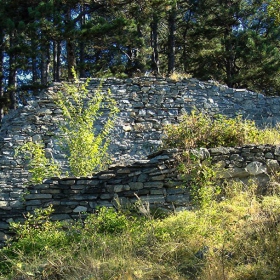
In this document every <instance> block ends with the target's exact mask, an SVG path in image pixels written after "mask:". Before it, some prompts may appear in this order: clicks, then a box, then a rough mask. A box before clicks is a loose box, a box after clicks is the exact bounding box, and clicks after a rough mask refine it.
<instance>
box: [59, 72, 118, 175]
mask: <svg viewBox="0 0 280 280" xmlns="http://www.w3.org/2000/svg"><path fill="white" fill-rule="evenodd" d="M73 74H74V78H75V82H74V83H72V84H67V83H65V84H64V89H63V91H60V92H58V94H57V100H56V104H57V105H58V107H59V108H60V109H61V110H62V115H63V117H64V119H63V122H62V123H61V124H60V129H61V131H62V135H61V136H62V137H61V138H60V143H61V145H62V147H64V149H65V151H66V153H67V156H68V157H67V159H68V161H69V165H70V169H71V172H72V174H73V175H75V176H88V175H92V173H93V172H94V171H99V170H101V169H104V168H105V167H106V165H107V164H108V162H109V157H108V154H107V150H108V146H109V143H110V137H109V133H110V131H111V129H112V128H113V127H114V123H115V119H116V116H117V113H118V112H119V109H118V107H117V105H116V101H115V100H114V99H113V98H112V97H111V93H110V91H108V92H107V94H103V93H102V92H101V89H100V88H99V89H98V90H97V91H96V92H95V93H94V95H93V97H91V96H89V91H88V90H87V85H88V82H89V81H87V82H86V83H85V84H81V83H79V82H78V80H77V77H76V73H75V71H73ZM105 109H106V110H108V117H107V119H106V120H104V122H103V125H102V128H101V130H100V132H97V131H96V121H97V120H98V119H100V117H101V116H102V115H103V112H104V110H105Z"/></svg>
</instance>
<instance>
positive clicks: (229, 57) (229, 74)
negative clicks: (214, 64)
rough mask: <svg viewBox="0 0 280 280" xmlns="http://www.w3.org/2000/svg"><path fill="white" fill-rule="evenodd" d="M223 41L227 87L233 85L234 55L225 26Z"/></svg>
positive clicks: (228, 32)
mask: <svg viewBox="0 0 280 280" xmlns="http://www.w3.org/2000/svg"><path fill="white" fill-rule="evenodd" d="M224 42H225V51H226V53H225V63H226V84H227V86H228V87H231V88H232V87H233V86H234V81H233V79H234V74H235V69H234V55H233V50H232V43H231V40H230V31H229V29H228V28H226V30H225V33H224Z"/></svg>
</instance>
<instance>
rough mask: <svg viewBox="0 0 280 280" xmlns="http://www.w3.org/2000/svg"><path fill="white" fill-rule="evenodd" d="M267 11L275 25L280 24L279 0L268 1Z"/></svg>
mask: <svg viewBox="0 0 280 280" xmlns="http://www.w3.org/2000/svg"><path fill="white" fill-rule="evenodd" d="M267 11H268V14H269V16H270V17H272V18H273V19H274V21H275V23H276V24H277V25H279V24H280V2H279V0H270V1H269V2H268V6H267Z"/></svg>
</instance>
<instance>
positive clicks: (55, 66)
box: [53, 41, 61, 82]
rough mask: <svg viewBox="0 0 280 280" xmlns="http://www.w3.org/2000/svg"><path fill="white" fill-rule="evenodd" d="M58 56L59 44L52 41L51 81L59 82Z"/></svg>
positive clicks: (59, 53) (59, 51) (59, 52)
mask: <svg viewBox="0 0 280 280" xmlns="http://www.w3.org/2000/svg"><path fill="white" fill-rule="evenodd" d="M60 55H61V44H60V42H59V41H53V81H54V82H59V81H60Z"/></svg>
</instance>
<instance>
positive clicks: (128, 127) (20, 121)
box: [0, 77, 280, 239]
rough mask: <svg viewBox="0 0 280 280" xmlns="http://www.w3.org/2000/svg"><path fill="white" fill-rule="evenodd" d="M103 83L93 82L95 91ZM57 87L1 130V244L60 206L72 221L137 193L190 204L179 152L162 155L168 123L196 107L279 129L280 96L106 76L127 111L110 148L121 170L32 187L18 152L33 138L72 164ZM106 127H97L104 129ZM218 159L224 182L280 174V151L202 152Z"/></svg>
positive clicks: (173, 204)
mask: <svg viewBox="0 0 280 280" xmlns="http://www.w3.org/2000/svg"><path fill="white" fill-rule="evenodd" d="M99 85H100V80H98V79H92V80H91V81H90V84H89V90H90V92H91V93H92V94H94V92H95V91H96V90H97V88H98V87H99ZM61 87H62V86H61V84H59V83H56V84H54V85H53V86H51V87H50V88H49V89H48V90H47V91H45V92H43V93H42V94H41V96H40V97H38V98H34V99H33V100H31V101H29V102H28V105H27V106H23V107H20V108H18V109H17V110H15V111H12V112H10V113H9V114H8V115H7V116H6V117H5V118H4V120H3V123H2V126H1V130H0V239H1V238H2V239H4V238H5V234H6V231H7V228H8V223H9V221H11V220H12V219H14V220H17V219H19V218H22V217H23V213H25V212H26V211H30V210H33V209H34V208H36V207H44V206H46V205H48V204H53V205H54V206H55V209H56V218H57V219H64V218H69V217H70V218H73V217H76V216H77V215H79V213H80V212H92V211H94V209H95V208H96V207H97V206H111V205H113V203H115V202H114V201H116V199H119V200H120V201H123V202H124V203H128V204H129V203H133V202H135V200H136V196H135V194H137V195H138V196H139V197H141V199H144V200H148V201H149V202H150V203H151V205H155V206H157V207H162V208H165V209H174V208H180V207H188V205H189V203H190V201H189V193H188V191H187V189H182V188H177V186H180V185H181V184H182V180H181V179H180V176H179V175H178V174H177V173H176V170H175V169H174V161H176V157H177V153H178V151H174V150H171V151H164V152H162V153H161V154H157V155H154V156H153V157H151V158H148V159H147V155H149V154H151V153H152V152H154V151H156V150H157V149H158V148H159V147H160V144H161V139H162V137H163V132H162V128H163V126H164V125H166V124H170V123H177V122H178V119H179V117H180V115H182V114H183V113H185V112H190V111H191V110H192V109H193V108H194V107H196V108H198V109H199V110H201V111H203V110H204V111H208V112H209V113H211V114H216V113H220V114H224V115H227V116H231V117H233V116H235V115H236V114H242V115H243V116H244V117H245V118H249V119H253V120H255V121H256V123H257V124H258V125H260V126H261V125H265V124H267V123H270V124H273V125H274V124H276V123H277V122H278V121H279V120H280V110H279V108H280V98H279V97H265V96H263V95H262V94H258V93H253V92H250V91H247V90H236V89H231V88H228V87H226V86H221V85H217V84H215V83H213V82H200V81H198V80H195V79H186V80H182V81H172V80H168V79H162V78H151V77H143V78H135V79H127V80H118V79H113V78H112V79H106V80H104V81H103V83H102V87H101V88H102V92H104V94H106V92H107V91H108V90H110V91H111V92H112V95H113V97H114V98H115V99H116V100H117V103H118V106H119V108H120V114H119V116H118V120H117V123H116V127H115V130H114V131H113V133H112V144H111V146H110V151H111V153H112V160H113V162H114V164H115V165H114V167H111V168H110V169H109V170H108V171H104V172H101V173H99V174H95V175H94V176H93V177H92V178H67V179H52V180H47V181H45V182H44V184H42V185H37V186H28V172H27V170H26V167H25V163H24V160H23V159H22V158H15V156H14V155H15V149H16V148H17V147H18V146H20V145H22V144H23V143H24V142H26V141H30V140H34V141H37V140H41V141H43V142H44V144H45V147H46V152H47V156H48V157H53V158H54V159H55V160H57V161H58V162H60V164H61V165H62V166H63V167H65V155H64V154H63V153H62V152H61V150H60V148H59V145H58V144H57V137H59V132H58V123H59V121H60V120H61V118H62V117H61V112H60V110H59V109H58V108H57V107H56V105H55V103H54V98H55V95H56V93H57V92H58V91H59V90H61ZM99 125H100V124H97V128H98V126H99ZM205 153H206V154H207V155H208V156H211V157H212V158H213V162H214V163H215V162H219V164H220V166H222V167H223V168H224V169H221V170H219V171H218V172H220V173H219V174H220V176H221V177H223V178H226V177H232V178H245V179H248V178H249V177H250V176H253V177H256V176H257V177H258V179H259V180H260V181H261V182H264V183H266V182H267V180H268V179H267V174H268V173H269V172H271V170H273V169H278V167H279V160H280V150H279V147H275V146H257V147H255V146H247V147H240V148H230V149H227V148H217V149H210V150H209V151H207V152H206V151H205V150H204V151H203V153H202V154H205Z"/></svg>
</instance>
